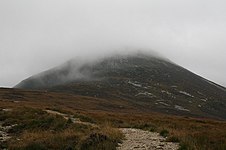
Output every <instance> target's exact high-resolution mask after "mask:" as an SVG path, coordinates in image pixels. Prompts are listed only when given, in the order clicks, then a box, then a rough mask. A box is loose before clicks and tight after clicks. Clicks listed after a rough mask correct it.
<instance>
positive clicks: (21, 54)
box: [0, 0, 226, 86]
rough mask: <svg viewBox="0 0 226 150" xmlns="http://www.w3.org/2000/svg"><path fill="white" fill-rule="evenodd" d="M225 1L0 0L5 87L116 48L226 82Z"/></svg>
mask: <svg viewBox="0 0 226 150" xmlns="http://www.w3.org/2000/svg"><path fill="white" fill-rule="evenodd" d="M225 5H226V2H225V1H223V0H215V1H210V0H200V1H195V0H184V1H181V0H171V1H166V0H152V1H150V0H139V1H138V0H114V1H112V0H66V1H61V0H39V1H35V0H20V1H16V0H1V1H0V22H1V23H0V33H1V34H0V66H1V70H0V86H12V85H15V84H16V83H18V82H19V81H21V80H22V79H24V78H26V77H28V76H30V75H33V74H36V73H39V72H41V71H43V70H46V69H48V68H51V67H54V66H57V65H59V64H61V63H63V62H65V61H67V60H68V59H71V58H73V57H84V58H87V59H90V58H92V57H99V56H103V55H108V54H110V53H113V52H115V51H117V52H130V51H134V50H136V49H139V50H140V49H146V50H154V51H156V52H158V53H161V54H163V55H164V56H165V57H167V58H169V59H171V60H172V61H174V62H176V63H178V64H180V65H182V66H184V67H185V68H188V69H189V70H191V71H194V72H195V73H197V74H200V75H202V76H204V77H206V78H208V79H211V80H213V81H215V82H218V83H220V84H224V85H225V86H226V84H225V76H226V70H225V69H224V68H226V59H225V56H226V51H225V48H226V43H225V41H224V40H225V39H226V28H225V26H226V19H225V18H226V17H225V16H226V10H225V8H224V6H225Z"/></svg>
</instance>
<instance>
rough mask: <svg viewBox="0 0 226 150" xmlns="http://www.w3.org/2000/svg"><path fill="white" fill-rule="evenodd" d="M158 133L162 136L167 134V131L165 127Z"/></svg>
mask: <svg viewBox="0 0 226 150" xmlns="http://www.w3.org/2000/svg"><path fill="white" fill-rule="evenodd" d="M160 135H161V136H163V137H167V136H168V135H169V131H168V130H166V129H163V130H162V131H161V132H160Z"/></svg>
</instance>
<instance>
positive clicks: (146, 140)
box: [117, 128, 179, 150]
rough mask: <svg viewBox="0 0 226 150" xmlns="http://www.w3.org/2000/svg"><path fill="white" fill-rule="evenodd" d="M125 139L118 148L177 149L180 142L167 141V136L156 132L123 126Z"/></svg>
mask: <svg viewBox="0 0 226 150" xmlns="http://www.w3.org/2000/svg"><path fill="white" fill-rule="evenodd" d="M120 130H121V131H122V133H123V134H124V135H125V139H124V140H123V141H122V144H119V147H118V148H117V150H177V149H179V144H178V143H172V142H166V138H164V137H162V136H160V135H159V133H156V132H149V131H143V130H140V129H133V128H121V129H120Z"/></svg>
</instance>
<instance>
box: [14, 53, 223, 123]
mask: <svg viewBox="0 0 226 150" xmlns="http://www.w3.org/2000/svg"><path fill="white" fill-rule="evenodd" d="M15 88H22V89H35V90H47V91H53V92H61V93H64V92H65V93H70V94H74V95H81V96H89V97H95V98H102V99H107V100H109V101H114V100H121V101H124V102H127V103H129V104H130V105H132V106H133V107H136V108H139V110H140V111H142V112H161V113H167V114H177V115H186V116H196V117H212V118H219V119H226V89H225V88H224V87H222V86H220V85H218V84H216V83H214V82H211V81H209V80H207V79H204V78H202V77H200V76H198V75H196V74H194V73H192V72H190V71H188V70H186V69H184V68H183V67H181V66H179V65H177V64H175V63H173V62H171V61H169V60H167V59H164V58H160V57H156V56H151V55H146V54H134V55H115V56H112V57H106V58H103V59H100V60H96V61H91V62H88V63H81V62H80V61H79V60H71V61H69V62H67V63H65V64H63V65H62V66H59V67H56V68H53V69H50V70H47V71H45V72H43V73H40V74H38V75H35V76H32V77H30V78H28V79H26V80H24V81H22V82H20V83H19V84H18V85H16V86H15ZM106 105H107V104H106ZM123 107H124V106H122V109H123ZM106 109H108V107H106Z"/></svg>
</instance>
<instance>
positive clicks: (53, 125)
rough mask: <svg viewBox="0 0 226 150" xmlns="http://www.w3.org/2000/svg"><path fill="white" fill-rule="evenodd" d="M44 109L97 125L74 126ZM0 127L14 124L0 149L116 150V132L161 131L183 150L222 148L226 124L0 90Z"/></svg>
mask: <svg viewBox="0 0 226 150" xmlns="http://www.w3.org/2000/svg"><path fill="white" fill-rule="evenodd" d="M120 106H121V107H120ZM46 109H50V110H55V111H58V112H61V113H65V114H71V115H73V116H75V117H76V118H80V120H83V121H85V122H90V123H93V124H96V125H97V126H89V125H84V124H77V123H72V121H71V120H70V119H65V118H64V117H62V116H60V115H52V114H48V113H47V112H46V111H45V110H46ZM0 122H1V123H2V126H9V125H15V126H13V127H12V128H11V129H10V130H9V131H8V132H9V134H10V136H12V138H11V139H10V140H9V141H7V142H2V143H1V144H0V145H1V148H4V147H7V148H8V149H116V147H117V143H118V142H120V141H121V140H122V138H123V135H122V134H121V133H120V131H119V130H118V129H117V128H123V127H132V128H139V129H143V130H148V131H156V132H159V133H160V135H162V136H164V137H167V140H168V141H172V142H179V143H180V145H181V149H188V150H192V149H194V150H203V149H206V150H215V149H218V150H225V149H226V121H221V120H213V119H208V118H191V117H182V116H174V115H165V114H160V113H154V112H153V113H145V112H142V111H141V110H140V109H138V108H136V107H134V106H133V105H132V104H126V102H124V101H120V100H118V101H114V102H113V101H111V100H104V99H95V98H89V97H82V96H74V95H66V94H60V93H49V92H40V91H22V90H14V89H1V90H0Z"/></svg>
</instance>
